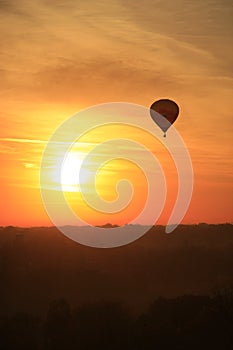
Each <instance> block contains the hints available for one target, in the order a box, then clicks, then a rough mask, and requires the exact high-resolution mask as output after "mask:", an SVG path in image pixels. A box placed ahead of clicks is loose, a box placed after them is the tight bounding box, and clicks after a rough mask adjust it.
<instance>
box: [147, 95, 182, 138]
mask: <svg viewBox="0 0 233 350" xmlns="http://www.w3.org/2000/svg"><path fill="white" fill-rule="evenodd" d="M155 112H157V113H159V114H160V116H158V115H157V113H155ZM150 115H151V118H152V119H153V120H154V122H155V123H156V124H157V125H158V126H159V127H160V129H162V130H163V132H164V135H163V136H164V137H166V132H167V130H168V129H169V128H170V126H171V124H173V123H174V122H175V120H176V119H177V117H178V115H179V107H178V105H177V104H176V103H175V102H174V101H172V100H169V99H161V100H158V101H155V102H154V103H153V104H152V105H151V107H150ZM161 116H162V117H161Z"/></svg>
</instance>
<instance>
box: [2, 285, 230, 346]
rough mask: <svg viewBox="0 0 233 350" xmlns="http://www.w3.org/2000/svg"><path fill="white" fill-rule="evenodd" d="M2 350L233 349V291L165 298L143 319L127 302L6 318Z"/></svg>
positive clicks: (60, 305) (60, 303)
mask: <svg viewBox="0 0 233 350" xmlns="http://www.w3.org/2000/svg"><path fill="white" fill-rule="evenodd" d="M0 339H1V343H0V350H13V349H18V350H21V349H22V350H32V349H33V350H42V349H45V350H46V349H48V350H73V349H75V350H89V349H90V350H93V349H102V350H105V349H106V350H119V349H123V350H124V349H126V350H131V349H132V350H147V349H148V350H153V349H160V350H162V349H173V350H176V349H177V350H178V349H179V350H180V349H184V350H187V349H188V350H194V349H195V350H196V349H203V350H206V349H212V350H213V349H218V350H220V349H224V350H228V349H229V350H231V349H232V348H233V291H232V290H228V291H225V292H223V293H221V294H217V295H215V296H213V297H208V296H191V295H189V296H188V295H187V296H182V297H178V298H173V299H164V298H159V299H157V300H155V301H154V302H153V303H152V304H151V305H150V306H149V307H148V309H147V310H146V311H145V312H144V313H143V314H140V315H137V316H136V315H135V314H133V313H132V312H131V311H130V310H128V309H127V307H124V306H123V305H122V304H121V303H113V302H112V303H93V304H86V305H82V306H80V307H78V308H76V309H72V308H71V307H70V305H69V303H67V302H66V301H65V300H64V299H60V300H56V301H53V302H52V303H51V304H50V306H49V309H48V312H47V314H46V316H45V317H44V318H43V319H42V318H39V317H36V316H33V315H31V314H27V313H18V314H16V315H13V316H11V317H2V318H1V319H0Z"/></svg>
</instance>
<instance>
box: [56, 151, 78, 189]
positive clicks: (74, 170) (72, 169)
mask: <svg viewBox="0 0 233 350" xmlns="http://www.w3.org/2000/svg"><path fill="white" fill-rule="evenodd" d="M82 163H83V159H82V158H81V157H80V154H79V153H78V152H69V153H67V155H66V157H65V159H64V161H63V164H62V168H61V178H60V181H61V185H62V190H63V191H68V192H76V191H78V188H79V185H80V182H79V173H80V169H81V166H82Z"/></svg>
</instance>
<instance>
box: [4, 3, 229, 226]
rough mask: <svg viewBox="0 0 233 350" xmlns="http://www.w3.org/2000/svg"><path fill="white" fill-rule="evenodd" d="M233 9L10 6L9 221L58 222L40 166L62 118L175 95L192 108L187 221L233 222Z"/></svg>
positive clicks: (185, 132) (187, 114) (184, 115)
mask: <svg viewBox="0 0 233 350" xmlns="http://www.w3.org/2000/svg"><path fill="white" fill-rule="evenodd" d="M230 4H231V2H230V1H226V0H225V1H210V0H207V1H205V2H203V1H199V0H198V1H195V2H194V1H193V2H187V1H185V0H181V1H178V0H174V1H172V2H161V1H156V0H153V1H152V0H145V1H143V3H142V2H139V1H137V0H136V1H131V0H126V1H121V0H108V1H107V0H103V1H101V2H100V3H99V2H96V1H94V0H86V1H83V2H77V1H75V0H67V1H65V0H64V1H60V0H56V1H47V0H34V1H29V0H21V1H17V0H8V1H1V2H0V17H1V18H0V32H1V37H0V54H1V60H0V73H1V87H0V105H1V113H0V116H1V121H0V130H1V134H0V150H1V152H0V153H1V154H0V157H1V173H0V177H1V216H0V225H23V226H29V225H50V224H51V222H50V220H49V219H48V216H47V214H46V212H45V210H44V208H43V205H42V202H41V197H40V190H39V167H40V161H41V156H42V152H43V149H44V147H45V145H46V141H47V140H48V138H49V137H50V135H51V134H52V132H53V131H54V130H55V128H56V127H57V126H58V125H59V124H60V123H61V122H62V121H64V120H65V119H66V118H68V117H69V116H70V115H72V114H74V113H75V112H77V111H78V110H80V109H81V108H84V107H89V106H92V105H94V104H99V103H103V102H111V101H125V102H132V103H137V104H141V105H144V106H147V107H149V106H150V105H151V103H152V102H153V101H154V100H156V99H159V98H163V97H169V98H172V99H174V100H175V101H176V102H177V103H178V104H179V106H180V116H179V118H178V120H177V121H176V123H175V126H176V128H177V130H178V131H179V132H180V134H181V135H182V137H183V138H184V141H185V142H186V144H187V146H188V149H189V151H190V154H191V157H192V161H193V167H194V180H195V183H194V193H193V199H192V202H191V205H190V208H189V211H188V213H187V214H186V216H185V218H184V220H183V222H184V223H196V222H212V223H218V222H226V221H228V222H232V197H233V193H232V170H233V165H232V151H233V148H232V121H231V118H232V115H231V113H232V109H233V102H232V94H231V92H232V85H233V84H232V61H233V60H232V59H233V57H232V52H233V50H232V34H233V33H232V21H231V19H232V8H231V7H230V6H231V5H230ZM168 135H169V134H168ZM88 142H89V143H92V142H94V143H95V142H96V136H90V137H89V139H88ZM123 170H124V167H122V166H121V172H123ZM128 170H129V169H128ZM128 170H127V171H128ZM168 170H169V171H168V172H171V173H172V171H173V170H172V169H168ZM171 173H170V174H171ZM168 177H169V175H168ZM173 186H175V183H174V184H173ZM170 187H171V188H170V190H169V191H170V193H171V198H170V199H168V202H167V205H166V208H165V211H164V213H163V215H162V217H161V219H160V221H159V222H160V223H166V219H167V215H168V213H169V212H170V210H171V207H172V203H173V201H174V198H173V197H174V195H175V193H176V188H175V187H174V188H173V187H172V186H170ZM138 205H139V200H138V199H136V207H137V206H138ZM105 219H106V218H104V220H105ZM113 220H115V219H113ZM96 222H98V220H97V221H96ZM100 222H101V221H100ZM113 223H114V222H113Z"/></svg>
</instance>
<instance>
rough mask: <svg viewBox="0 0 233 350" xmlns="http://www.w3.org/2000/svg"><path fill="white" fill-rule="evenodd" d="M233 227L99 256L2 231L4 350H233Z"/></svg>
mask: <svg viewBox="0 0 233 350" xmlns="http://www.w3.org/2000/svg"><path fill="white" fill-rule="evenodd" d="M232 227H233V226H232V225H230V224H225V225H206V224H200V225H192V226H185V225H181V226H179V227H178V228H177V230H176V231H175V232H174V233H172V234H170V235H166V234H165V233H164V228H163V227H154V228H153V229H151V230H150V232H148V234H146V235H145V236H144V237H142V238H141V239H140V240H138V241H136V242H134V243H132V244H130V245H128V246H124V247H121V248H115V249H93V248H88V247H84V246H81V245H79V244H77V243H75V242H72V241H70V240H69V239H68V238H66V237H64V236H63V235H62V234H61V233H59V232H58V231H57V230H56V229H55V228H27V229H26V228H25V229H24V228H15V227H5V228H0V281H1V285H0V350H8V349H9V350H10V349H13V350H14V349H25V350H27V349H30V350H31V349H35V350H36V349H54V350H55V349H57V350H59V349H68V350H69V349H71V350H72V349H81V350H82V349H85V350H88V349H113V350H114V349H135V350H137V349H143V350H144V349H145V350H146V349H169V348H173V349H191V350H192V349H209V348H210V349H232V348H233V288H232V287H233V254H232V252H233V231H232Z"/></svg>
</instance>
